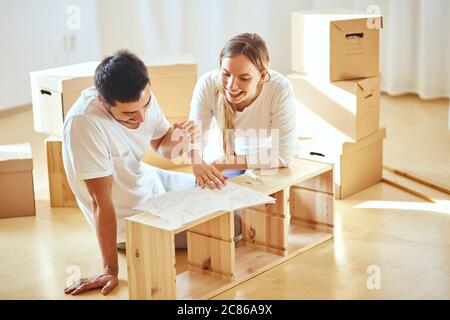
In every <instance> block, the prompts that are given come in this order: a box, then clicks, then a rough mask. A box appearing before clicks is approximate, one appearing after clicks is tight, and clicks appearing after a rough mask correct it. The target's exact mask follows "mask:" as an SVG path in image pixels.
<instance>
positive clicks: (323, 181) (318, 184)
mask: <svg viewBox="0 0 450 320" xmlns="http://www.w3.org/2000/svg"><path fill="white" fill-rule="evenodd" d="M296 186H299V187H303V188H306V189H311V190H317V191H321V192H326V193H333V189H334V180H333V171H328V172H326V173H325V174H321V175H318V176H315V177H312V178H310V179H308V180H305V181H303V182H301V183H299V184H297V185H296Z"/></svg>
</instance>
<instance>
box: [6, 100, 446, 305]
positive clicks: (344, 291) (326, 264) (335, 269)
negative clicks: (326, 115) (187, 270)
mask: <svg viewBox="0 0 450 320" xmlns="http://www.w3.org/2000/svg"><path fill="white" fill-rule="evenodd" d="M381 108H382V110H381V123H382V125H384V126H386V127H387V130H388V131H387V132H388V133H387V135H388V137H387V139H386V141H385V149H384V150H385V163H386V164H388V165H391V166H395V167H398V168H403V169H405V170H408V171H412V172H414V173H417V174H418V175H420V176H423V177H425V178H427V179H429V180H432V181H435V182H437V183H440V184H443V185H446V186H450V170H448V167H449V163H450V131H449V130H448V129H447V121H448V120H447V116H448V115H447V113H448V100H444V99H442V100H434V101H429V102H424V101H421V100H419V99H418V98H417V97H416V96H412V95H409V96H402V97H388V96H383V97H382V105H381ZM17 128H20V130H17ZM46 137H47V136H46V135H43V134H38V133H35V132H34V131H33V126H32V114H31V111H26V112H22V113H19V114H15V115H9V116H7V117H4V118H0V144H6V143H22V142H27V141H28V142H30V143H31V146H32V151H33V156H34V167H35V170H34V178H35V187H36V202H37V203H36V206H37V216H36V217H27V218H15V219H2V220H0V253H1V259H0V284H1V285H0V299H127V297H128V288H127V275H126V264H125V255H124V254H120V257H119V258H120V273H119V278H120V284H119V286H118V287H117V288H116V289H115V290H114V291H113V292H112V293H111V294H110V295H108V296H107V297H103V296H102V295H101V294H100V293H99V292H91V293H86V294H84V295H81V296H79V297H72V296H66V295H64V293H63V288H64V286H65V283H66V282H67V281H70V280H71V277H74V276H76V272H78V271H80V272H81V275H82V276H87V275H92V274H94V273H96V272H98V271H99V270H100V267H101V257H100V254H99V250H98V247H97V243H96V239H95V236H94V234H93V232H92V231H91V230H90V229H89V227H88V224H87V222H86V221H85V219H84V217H83V216H82V214H81V213H80V211H79V210H78V209H61V208H50V206H49V196H48V186H47V184H48V180H47V175H46V159H45V148H44V139H45V138H46ZM449 253H450V212H449V210H448V207H445V206H442V204H435V203H430V202H426V201H425V200H423V199H420V198H418V197H415V196H413V195H411V194H408V193H406V192H404V191H401V190H399V189H396V188H395V187H393V186H391V185H388V184H385V183H379V184H377V185H374V186H372V187H370V188H368V189H366V190H364V191H362V192H359V193H357V194H355V195H353V196H351V197H349V198H347V199H345V200H340V201H339V200H338V201H336V235H335V239H334V240H331V241H327V242H326V243H324V244H322V245H320V246H318V247H316V248H313V249H311V250H309V251H307V252H305V253H303V254H301V255H299V256H297V257H295V258H293V259H291V260H289V261H287V262H285V263H283V264H281V265H279V266H277V267H275V268H273V269H271V270H269V271H267V272H264V273H262V274H260V275H259V276H257V277H255V278H252V279H250V280H248V281H246V282H244V283H242V284H240V285H238V286H237V287H235V288H232V289H230V290H228V291H226V292H224V293H222V294H220V295H219V296H216V298H218V299H432V298H435V299H449V298H450V275H449V270H450V254H449ZM185 259H186V254H185V252H183V251H182V250H179V251H178V252H177V272H182V271H184V266H183V265H184V262H185ZM371 268H375V269H376V270H379V271H380V275H381V282H380V285H381V287H380V289H374V290H370V289H368V287H367V281H368V280H370V278H369V277H370V276H371V274H369V273H368V269H369V271H370V270H372V269H371ZM369 282H370V281H369Z"/></svg>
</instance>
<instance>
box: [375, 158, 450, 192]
mask: <svg viewBox="0 0 450 320" xmlns="http://www.w3.org/2000/svg"><path fill="white" fill-rule="evenodd" d="M383 169H384V170H383V176H384V174H385V172H386V171H390V172H392V173H394V174H396V175H400V176H403V177H405V178H407V179H409V180H412V181H415V182H417V183H420V184H423V185H425V186H427V187H429V188H432V189H435V190H437V191H439V192H442V193H446V194H448V195H450V189H449V188H447V187H446V186H443V185H440V184H438V183H435V182H431V181H428V180H425V179H423V178H421V177H419V176H417V175H415V174H413V173H411V172H407V171H405V170H400V169H396V168H393V167H390V166H387V165H383Z"/></svg>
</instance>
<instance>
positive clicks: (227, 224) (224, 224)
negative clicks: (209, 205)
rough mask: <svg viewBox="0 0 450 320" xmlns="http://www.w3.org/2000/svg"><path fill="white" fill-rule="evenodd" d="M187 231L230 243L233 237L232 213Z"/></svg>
mask: <svg viewBox="0 0 450 320" xmlns="http://www.w3.org/2000/svg"><path fill="white" fill-rule="evenodd" d="M189 231H192V232H195V233H198V234H202V235H205V236H209V237H212V238H216V239H219V240H228V241H231V240H233V237H234V213H232V212H231V213H230V212H227V213H225V214H222V215H220V216H219V217H217V218H214V219H211V220H208V221H206V222H203V223H201V224H199V225H197V226H194V227H192V228H190V229H189Z"/></svg>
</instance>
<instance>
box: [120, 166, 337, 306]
mask: <svg viewBox="0 0 450 320" xmlns="http://www.w3.org/2000/svg"><path fill="white" fill-rule="evenodd" d="M259 177H260V178H261V180H262V181H258V180H254V179H252V178H250V177H249V176H247V175H241V176H238V177H236V178H234V179H233V180H232V181H233V182H234V183H237V184H240V185H243V186H248V187H251V188H253V189H254V190H257V191H260V192H263V193H265V194H268V195H272V196H273V197H275V198H276V199H277V201H276V203H275V204H270V205H264V206H259V207H254V208H249V209H245V210H240V211H239V214H240V215H241V218H242V228H243V239H242V241H239V242H238V243H237V244H235V243H234V240H233V238H234V213H233V212H216V213H213V214H210V215H208V216H205V217H202V218H199V219H197V220H195V221H193V222H190V223H188V224H185V225H183V226H181V227H180V226H177V225H174V224H172V223H170V222H168V221H167V220H164V219H162V218H159V217H157V216H155V215H152V214H151V213H147V212H142V213H139V214H137V215H134V216H132V217H129V218H127V219H126V252H127V269H128V288H129V298H130V299H208V298H211V297H214V296H215V295H217V294H219V293H221V292H223V291H225V290H227V289H229V288H231V287H233V286H236V285H237V284H239V283H241V282H243V281H245V280H248V279H249V278H252V277H254V276H256V275H258V274H260V273H262V272H264V271H266V270H268V269H270V268H272V267H274V266H276V265H278V264H280V263H282V262H283V261H286V260H287V259H290V258H292V257H294V256H296V255H298V254H300V253H302V252H304V251H306V250H308V249H310V248H313V247H314V246H317V245H319V244H320V243H323V242H324V241H327V240H329V239H331V238H333V234H334V193H333V186H334V182H333V181H334V180H333V166H332V165H331V164H326V163H321V162H316V161H311V160H305V159H294V160H293V161H292V162H291V164H290V166H289V168H282V169H279V170H278V172H276V173H274V174H271V175H259ZM185 230H187V240H188V248H187V263H188V268H187V270H186V271H184V272H181V273H179V274H176V269H175V264H176V255H175V244H174V237H175V234H178V233H180V232H183V231H185Z"/></svg>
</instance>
